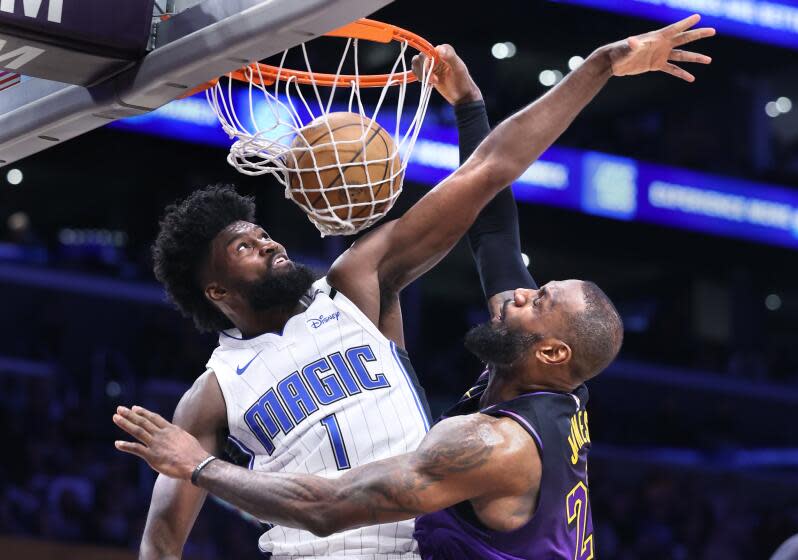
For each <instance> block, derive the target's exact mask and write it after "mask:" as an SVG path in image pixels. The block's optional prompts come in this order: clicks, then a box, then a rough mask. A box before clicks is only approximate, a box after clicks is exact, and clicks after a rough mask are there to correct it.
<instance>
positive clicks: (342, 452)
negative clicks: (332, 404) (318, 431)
mask: <svg viewBox="0 0 798 560" xmlns="http://www.w3.org/2000/svg"><path fill="white" fill-rule="evenodd" d="M321 423H322V424H324V427H325V428H327V435H328V436H329V438H330V445H331V446H332V451H333V455H335V464H336V465H337V466H338V470H339V471H345V470H346V469H348V468H350V467H351V464H350V463H349V455H347V453H346V445H344V438H343V436H342V435H341V427H340V426H339V425H338V419H337V418H336V417H335V414H330V415H329V416H325V417H324V418H322V419H321Z"/></svg>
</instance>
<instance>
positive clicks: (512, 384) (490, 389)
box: [479, 366, 573, 408]
mask: <svg viewBox="0 0 798 560" xmlns="http://www.w3.org/2000/svg"><path fill="white" fill-rule="evenodd" d="M524 367H527V366H516V370H514V369H513V368H507V369H499V368H493V367H492V368H491V371H490V378H489V379H488V386H487V388H486V389H485V392H484V393H483V394H482V397H481V398H480V401H479V405H480V408H485V407H488V406H491V405H494V404H498V403H501V402H506V401H509V400H512V399H514V398H516V397H519V396H521V395H525V394H527V393H534V392H535V391H558V392H570V391H571V390H572V389H573V387H571V386H570V385H569V384H568V383H559V382H558V381H557V379H556V378H555V377H551V378H549V379H547V381H546V382H545V383H538V382H536V381H534V380H531V379H530V376H529V373H528V372H523V371H517V369H519V368H524Z"/></svg>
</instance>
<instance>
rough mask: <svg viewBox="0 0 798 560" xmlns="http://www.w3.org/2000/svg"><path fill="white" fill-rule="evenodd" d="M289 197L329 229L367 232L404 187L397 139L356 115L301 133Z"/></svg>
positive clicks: (329, 118) (323, 120) (291, 162)
mask: <svg viewBox="0 0 798 560" xmlns="http://www.w3.org/2000/svg"><path fill="white" fill-rule="evenodd" d="M286 160H287V165H286V167H287V168H288V174H289V188H288V189H287V192H288V195H289V196H290V197H291V199H292V200H294V202H296V203H297V204H299V206H300V207H301V208H302V209H303V210H304V211H305V212H306V213H308V214H312V215H313V217H314V218H315V219H317V220H319V221H321V222H323V223H326V224H327V225H332V224H335V223H337V222H338V220H336V218H338V219H340V220H343V221H344V222H347V223H350V224H353V225H354V226H355V227H356V228H357V226H358V225H360V226H361V227H365V226H366V225H370V224H371V223H373V221H372V220H371V218H372V217H374V216H376V215H381V214H384V213H385V212H387V211H388V210H390V208H391V206H392V205H393V202H394V201H395V200H396V196H395V195H396V194H398V192H399V190H400V189H401V187H402V176H403V169H402V161H401V158H400V157H399V153H398V151H397V149H396V144H395V143H394V141H393V138H391V135H390V134H388V132H387V131H386V130H385V129H384V128H382V127H381V126H380V125H379V124H377V123H376V122H374V121H372V120H370V119H368V118H366V117H364V116H362V115H358V114H355V113H346V112H341V113H330V114H329V115H326V116H323V117H319V118H318V119H316V120H314V121H313V122H311V123H310V124H309V125H307V126H305V127H303V128H302V129H300V130H299V131H298V134H297V136H296V138H295V139H294V141H293V142H292V144H291V150H290V152H289V154H288V157H287V158H286Z"/></svg>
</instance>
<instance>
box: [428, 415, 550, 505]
mask: <svg viewBox="0 0 798 560" xmlns="http://www.w3.org/2000/svg"><path fill="white" fill-rule="evenodd" d="M419 457H420V458H421V459H422V460H423V461H424V463H425V465H424V468H427V469H432V470H433V471H440V473H441V474H442V472H443V471H447V472H453V471H454V472H468V471H474V472H477V471H478V473H479V476H478V478H479V480H480V481H482V483H483V484H484V485H485V491H486V492H490V493H499V494H505V495H520V494H523V493H526V492H528V491H529V490H530V488H531V487H533V486H535V485H537V483H538V482H539V480H540V473H541V463H540V455H539V454H538V450H537V447H536V446H535V443H534V442H533V441H532V439H531V438H530V437H529V435H528V434H527V433H526V432H525V431H524V429H523V428H521V427H520V426H519V425H518V424H517V423H516V422H514V421H513V420H511V419H509V418H495V417H493V416H488V415H485V414H479V413H477V414H468V415H464V416H456V417H453V418H447V419H446V420H443V421H442V422H439V423H438V424H437V425H436V426H435V427H434V428H433V429H432V430H431V431H430V433H429V434H428V435H427V437H426V438H425V439H424V441H423V442H422V444H421V446H420V447H419Z"/></svg>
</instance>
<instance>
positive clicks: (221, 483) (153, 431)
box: [114, 407, 541, 536]
mask: <svg viewBox="0 0 798 560" xmlns="http://www.w3.org/2000/svg"><path fill="white" fill-rule="evenodd" d="M114 422H115V423H116V424H117V425H118V426H119V427H120V428H122V429H124V430H125V431H127V432H128V433H130V434H131V435H133V436H134V437H136V438H137V439H138V440H139V441H140V442H141V443H130V442H117V444H116V446H117V448H118V449H120V450H121V451H126V452H128V453H132V454H134V455H138V456H139V457H141V458H142V459H144V460H145V461H147V462H148V463H149V464H150V466H151V467H152V468H154V469H155V470H157V471H158V472H160V473H162V474H165V475H167V476H170V477H174V478H182V479H190V478H191V473H192V472H193V471H194V468H195V467H196V466H197V465H198V464H199V463H201V462H202V461H203V460H204V459H205V458H206V457H207V456H208V454H207V452H205V451H203V450H202V448H201V447H199V446H198V445H197V444H196V440H194V438H193V437H192V436H191V435H189V434H188V433H186V432H184V431H183V430H181V429H180V428H178V427H177V426H174V425H172V424H170V423H169V422H167V421H166V420H164V419H163V418H161V417H160V416H158V415H157V414H154V413H152V412H149V411H147V410H145V409H142V408H140V407H134V409H133V410H129V409H127V408H124V407H120V408H119V409H118V411H117V414H116V415H115V416H114ZM540 468H541V467H540V458H539V455H538V452H537V448H536V447H535V445H534V443H533V442H532V440H531V439H530V438H529V436H528V435H527V434H526V432H524V430H523V429H522V428H521V427H520V426H519V425H518V424H517V423H515V422H514V421H512V420H509V419H506V418H494V417H491V416H486V415H483V414H472V415H468V416H459V417H455V418H450V419H447V420H444V421H442V422H440V423H438V424H437V425H436V426H435V427H433V428H432V430H430V432H429V433H428V434H427V436H426V437H425V438H424V440H423V441H422V443H421V445H420V446H419V448H418V450H416V451H415V452H413V453H407V454H404V455H400V456H398V457H392V458H390V459H385V460H383V461H377V462H374V463H369V464H366V465H362V466H360V467H356V468H354V469H352V470H350V471H347V472H346V473H345V474H343V475H342V476H341V477H340V478H337V479H328V478H323V477H319V476H313V475H305V474H290V473H265V472H256V471H250V470H247V469H243V468H241V467H236V466H234V465H232V464H230V463H225V462H224V461H221V460H218V459H217V460H214V461H211V462H210V463H208V465H207V466H206V467H205V468H203V469H202V471H201V472H200V474H199V477H198V479H197V484H198V485H199V486H200V487H201V488H203V489H205V490H207V491H209V492H211V493H212V494H215V495H216V496H218V497H220V498H222V499H223V500H225V501H227V502H229V503H231V504H233V505H235V506H237V507H239V508H241V509H243V510H244V511H246V512H248V513H250V514H252V515H254V516H255V517H257V518H259V519H262V520H268V521H271V522H274V523H277V524H279V525H283V526H286V527H296V528H299V529H305V530H308V531H311V532H313V533H314V534H316V535H319V536H326V535H329V534H331V533H335V532H338V531H342V530H345V529H352V528H355V527H362V526H365V525H374V524H377V523H387V522H390V521H399V520H402V519H410V518H413V517H416V516H418V515H420V514H422V513H428V512H432V511H437V510H440V509H443V508H446V507H449V506H451V505H454V504H456V503H459V502H462V501H464V500H472V499H494V498H503V497H509V496H521V495H525V494H528V493H530V492H537V485H538V484H539V482H540Z"/></svg>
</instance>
